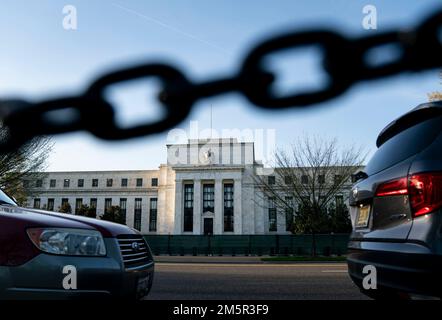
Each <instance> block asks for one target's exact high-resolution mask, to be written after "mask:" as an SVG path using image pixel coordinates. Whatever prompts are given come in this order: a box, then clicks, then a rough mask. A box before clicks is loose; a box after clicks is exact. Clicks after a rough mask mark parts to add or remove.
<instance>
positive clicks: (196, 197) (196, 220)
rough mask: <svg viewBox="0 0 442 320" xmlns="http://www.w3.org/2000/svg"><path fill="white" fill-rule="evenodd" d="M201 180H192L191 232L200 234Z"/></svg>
mask: <svg viewBox="0 0 442 320" xmlns="http://www.w3.org/2000/svg"><path fill="white" fill-rule="evenodd" d="M201 198H202V194H201V180H199V179H197V180H194V181H193V234H198V235H199V234H201V213H202V206H201V200H202V199H201Z"/></svg>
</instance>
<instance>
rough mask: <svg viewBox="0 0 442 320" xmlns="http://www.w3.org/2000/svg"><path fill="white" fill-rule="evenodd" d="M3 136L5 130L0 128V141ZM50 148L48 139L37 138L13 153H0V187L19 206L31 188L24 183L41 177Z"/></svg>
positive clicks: (51, 144) (50, 143)
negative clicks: (14, 199) (15, 200)
mask: <svg viewBox="0 0 442 320" xmlns="http://www.w3.org/2000/svg"><path fill="white" fill-rule="evenodd" d="M5 135H6V132H5V130H3V129H2V128H1V127H0V139H3V138H4V137H5ZM52 146H53V143H52V142H51V140H50V139H49V138H47V137H37V138H34V139H33V140H31V141H30V142H28V143H26V144H25V145H23V146H22V147H21V148H19V149H17V150H15V151H11V152H9V153H0V187H1V188H2V189H3V190H4V191H5V192H6V193H8V194H9V195H11V196H13V197H15V198H16V199H17V201H18V202H19V204H23V203H24V202H25V201H26V197H27V196H29V195H30V194H31V189H32V186H31V185H29V184H26V183H24V181H27V179H32V180H33V181H35V180H37V179H39V175H43V173H42V172H43V170H44V169H45V167H46V160H47V158H48V156H49V154H50V152H51V150H52Z"/></svg>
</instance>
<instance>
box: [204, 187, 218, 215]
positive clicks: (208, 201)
mask: <svg viewBox="0 0 442 320" xmlns="http://www.w3.org/2000/svg"><path fill="white" fill-rule="evenodd" d="M206 211H210V212H215V185H213V184H205V185H203V212H206Z"/></svg>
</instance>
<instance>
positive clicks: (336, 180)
mask: <svg viewBox="0 0 442 320" xmlns="http://www.w3.org/2000/svg"><path fill="white" fill-rule="evenodd" d="M341 180H342V176H341V175H340V174H335V178H334V183H335V184H339V183H341V182H342V181H341Z"/></svg>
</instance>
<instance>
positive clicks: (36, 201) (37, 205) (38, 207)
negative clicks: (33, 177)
mask: <svg viewBox="0 0 442 320" xmlns="http://www.w3.org/2000/svg"><path fill="white" fill-rule="evenodd" d="M40 203H41V202H40V198H35V199H34V209H40Z"/></svg>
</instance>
